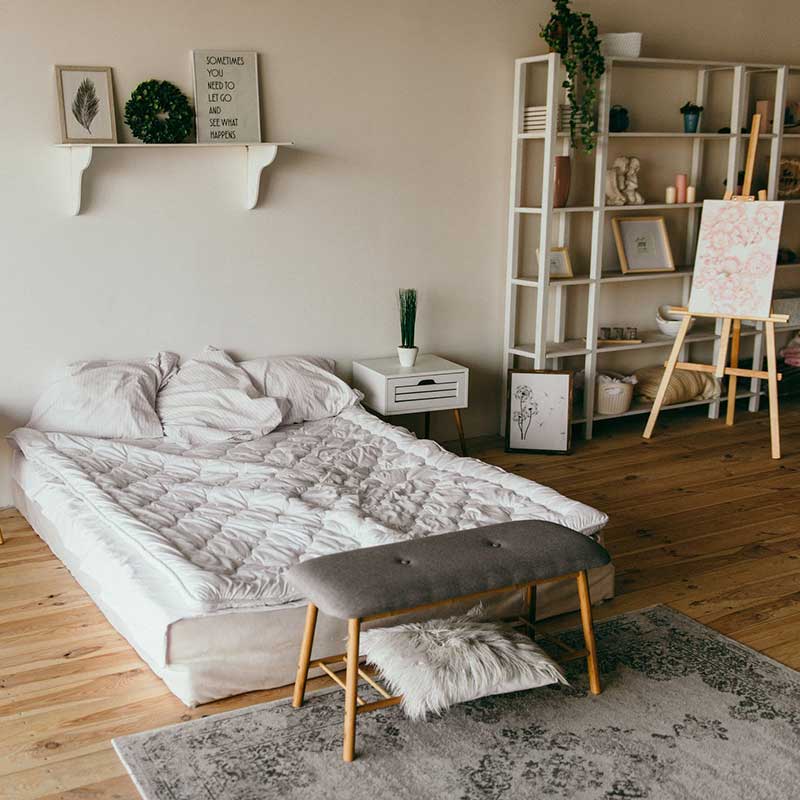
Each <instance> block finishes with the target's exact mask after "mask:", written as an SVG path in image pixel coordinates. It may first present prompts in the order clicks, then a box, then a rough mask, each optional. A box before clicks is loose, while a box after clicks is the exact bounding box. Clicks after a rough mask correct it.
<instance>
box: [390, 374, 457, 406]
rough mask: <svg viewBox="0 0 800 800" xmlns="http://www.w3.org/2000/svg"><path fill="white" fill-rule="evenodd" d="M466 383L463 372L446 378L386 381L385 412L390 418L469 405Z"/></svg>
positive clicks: (431, 376)
mask: <svg viewBox="0 0 800 800" xmlns="http://www.w3.org/2000/svg"><path fill="white" fill-rule="evenodd" d="M466 389H467V379H466V374H465V373H463V372H450V373H445V374H443V375H425V376H422V377H421V376H417V375H409V376H408V377H403V378H389V379H388V380H387V381H386V394H387V397H386V410H387V412H388V413H390V414H397V413H402V412H406V411H407V412H408V413H409V414H410V413H413V412H415V411H434V410H436V409H437V408H458V407H465V406H466V405H467V391H466Z"/></svg>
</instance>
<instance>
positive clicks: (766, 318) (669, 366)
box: [642, 114, 788, 458]
mask: <svg viewBox="0 0 800 800" xmlns="http://www.w3.org/2000/svg"><path fill="white" fill-rule="evenodd" d="M760 122H761V118H760V116H759V115H758V114H756V115H755V116H754V117H753V122H752V126H751V130H754V131H756V130H758V129H759V125H760ZM757 146H758V137H757V136H751V137H750V145H749V147H748V152H747V163H746V167H745V178H744V182H743V184H742V191H743V194H742V195H740V196H738V197H733V196H731V194H730V193H726V195H725V199H724V200H706V201H705V203H703V217H702V222H701V225H700V236H699V240H698V245H697V256H696V261H695V268H694V278H693V281H692V291H691V295H690V297H689V306H688V308H683V307H676V308H671V309H670V310H671V311H674V312H676V313H678V314H682V315H683V321H682V322H681V327H680V330H679V331H678V335H677V336H676V337H675V343H674V345H673V347H672V352H671V353H670V356H669V358H668V359H667V361H666V363H665V364H664V367H665V369H664V376H663V378H662V379H661V385H660V386H659V388H658V393H657V394H656V398H655V401H654V402H653V408H652V409H651V411H650V416H649V417H648V420H647V425H646V426H645V429H644V433H643V434H642V435H643V437H644V438H645V439H649V438H650V437H651V436H652V435H653V429H654V428H655V424H656V421H657V419H658V415H659V413H660V411H661V406H662V405H663V402H664V396H665V394H666V391H667V387H668V385H669V381H670V379H671V378H672V374H673V373H674V371H675V370H676V369H684V370H690V371H693V372H705V373H710V374H713V375H714V377H715V378H718V379H720V380H722V379H723V378H725V377H727V378H728V408H727V413H726V417H725V422H726V424H728V425H733V421H734V415H735V407H736V381H737V378H764V379H766V380H767V383H768V392H769V427H770V452H771V455H772V458H780V457H781V444H780V428H779V424H778V381H779V380H780V379H781V377H782V376H781V375H780V374H779V373H778V369H777V360H776V355H775V324H776V323H781V322H786V321H787V320H788V317H787V316H786V315H784V314H773V313H772V287H773V284H774V282H775V269H776V265H777V256H778V243H779V240H780V231H781V222H782V220H783V202H781V201H777V202H776V201H772V202H769V201H766V200H763V201H759V202H753V197H752V196H750V187H751V185H752V178H753V166H754V164H755V157H756V148H757ZM759 196H761V193H760V194H759ZM693 317H706V318H711V319H716V320H718V321H720V323H721V331H720V337H719V353H718V355H717V363H716V364H698V363H694V362H680V361H678V358H679V357H680V353H681V349H682V348H683V344H684V341H685V339H686V334H687V333H688V330H689V325H690V324H691V321H692V318H693ZM743 320H747V321H751V322H756V323H759V324H761V325H763V330H764V338H765V339H766V344H767V370H766V372H764V371H762V370H756V369H742V368H740V367H739V344H740V337H741V329H742V321H743ZM729 346H730V366H727V362H728V348H729Z"/></svg>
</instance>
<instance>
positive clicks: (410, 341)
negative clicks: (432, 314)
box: [397, 289, 419, 367]
mask: <svg viewBox="0 0 800 800" xmlns="http://www.w3.org/2000/svg"><path fill="white" fill-rule="evenodd" d="M398 297H399V305H400V346H399V347H398V348H397V357H398V358H399V359H400V366H401V367H413V366H414V363H415V362H416V360H417V353H418V352H419V348H418V347H415V346H414V327H415V325H416V323H417V290H416V289H400V291H399V292H398Z"/></svg>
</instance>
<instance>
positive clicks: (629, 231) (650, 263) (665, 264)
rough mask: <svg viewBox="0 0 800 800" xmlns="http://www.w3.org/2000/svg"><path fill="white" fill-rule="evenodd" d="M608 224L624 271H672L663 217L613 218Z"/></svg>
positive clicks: (672, 262) (671, 260)
mask: <svg viewBox="0 0 800 800" xmlns="http://www.w3.org/2000/svg"><path fill="white" fill-rule="evenodd" d="M611 227H612V229H613V231H614V242H615V243H616V245H617V254H618V255H619V265H620V269H621V270H622V272H623V273H624V274H629V273H631V272H639V273H644V272H675V261H674V259H673V257H672V248H671V247H670V244H669V236H668V235H667V225H666V222H665V220H664V217H660V216H646V217H614V218H613V219H612V220H611Z"/></svg>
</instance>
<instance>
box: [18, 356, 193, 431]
mask: <svg viewBox="0 0 800 800" xmlns="http://www.w3.org/2000/svg"><path fill="white" fill-rule="evenodd" d="M177 368H178V356H177V355H175V353H167V352H163V353H159V354H158V355H156V356H153V358H147V359H141V360H137V361H78V362H76V363H74V364H70V365H69V366H68V367H67V368H66V369H64V370H63V371H62V372H61V374H60V375H59V376H58V378H57V380H56V381H55V382H54V383H52V384H51V385H50V386H48V387H47V389H46V390H45V392H44V394H43V395H42V396H41V397H40V398H39V400H38V401H37V403H36V405H35V406H34V408H33V414H32V415H31V419H30V422H28V427H29V428H34V429H35V430H37V431H57V432H60V433H72V434H75V435H77V436H93V437H96V438H100V439H149V438H155V437H160V436H163V435H164V432H163V431H162V430H161V420H159V418H158V414H156V408H155V405H156V393H157V392H158V391H159V389H160V388H161V387H162V386H163V385H164V384H165V383H166V381H168V380H169V379H170V378H171V377H172V375H174V374H175V370H177Z"/></svg>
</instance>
